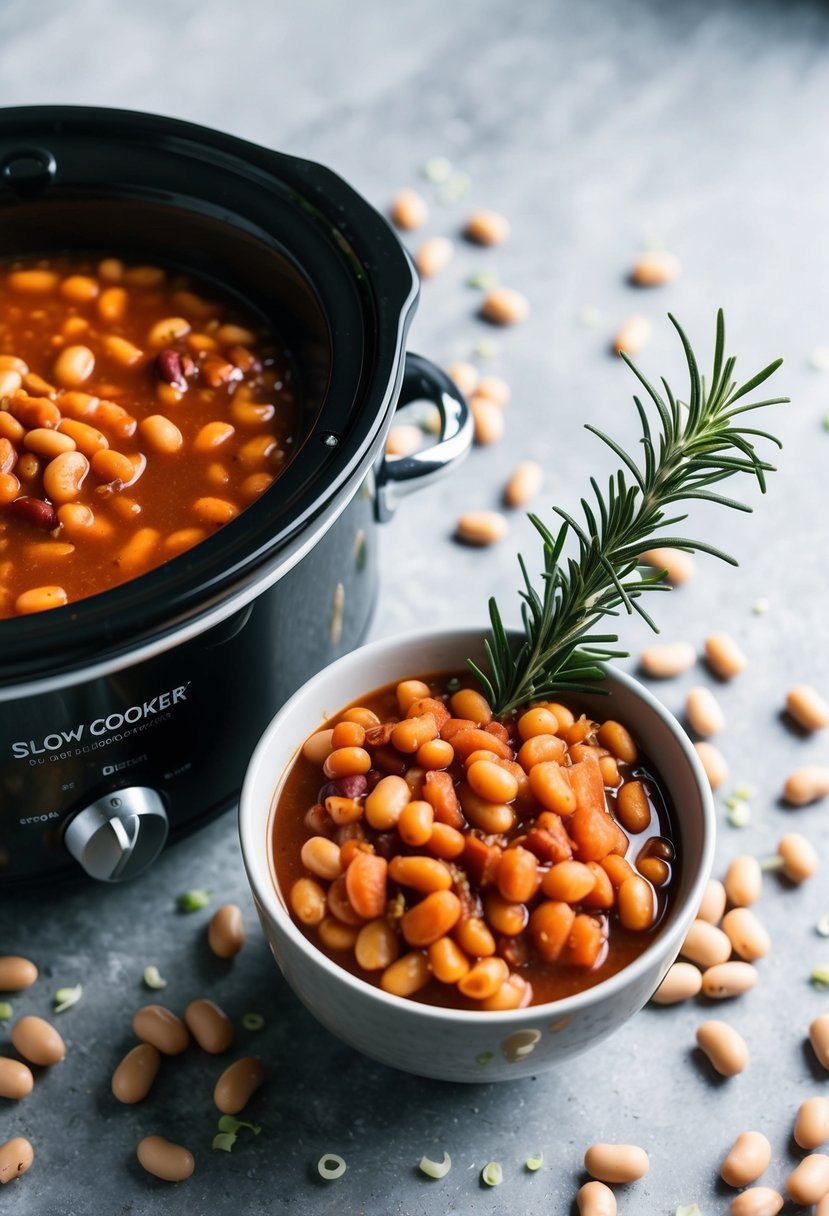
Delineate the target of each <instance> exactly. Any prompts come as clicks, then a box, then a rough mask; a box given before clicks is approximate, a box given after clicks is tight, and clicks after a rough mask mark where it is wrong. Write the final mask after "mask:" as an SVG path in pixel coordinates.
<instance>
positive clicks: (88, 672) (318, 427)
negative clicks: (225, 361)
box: [0, 107, 471, 890]
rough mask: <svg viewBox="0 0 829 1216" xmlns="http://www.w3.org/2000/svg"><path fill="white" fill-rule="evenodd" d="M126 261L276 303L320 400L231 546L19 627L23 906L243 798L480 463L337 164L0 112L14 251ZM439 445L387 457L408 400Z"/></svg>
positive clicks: (2, 774) (365, 213) (397, 248)
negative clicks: (288, 713)
mask: <svg viewBox="0 0 829 1216" xmlns="http://www.w3.org/2000/svg"><path fill="white" fill-rule="evenodd" d="M72 250H81V251H85V252H92V251H100V252H101V253H107V254H117V255H119V256H125V257H130V258H140V259H141V260H146V261H154V262H157V263H161V264H164V265H167V266H176V267H179V268H181V269H183V270H189V271H191V272H195V273H197V274H198V275H199V276H201V277H202V278H207V279H213V280H216V281H218V282H220V283H221V285H222V287H223V288H224V289H225V290H227V289H231V290H233V291H236V292H237V293H239V294H240V295H241V296H242V297H244V299H245V301H246V302H247V303H248V304H251V305H253V306H254V307H256V308H257V309H258V310H259V311H260V312H261V314H262V315H263V317H264V318H265V319H266V320H267V322H268V323H269V324H271V325H272V326H273V327H274V328H275V329H276V330H277V331H278V332H280V333H281V334H282V335H283V336H284V337H285V338H286V340H287V342H288V343H289V345H290V348H291V351H292V353H293V355H294V358H295V360H296V362H297V363H298V365H299V368H300V373H301V380H302V383H303V385H304V390H303V392H304V399H303V403H302V425H301V434H300V436H299V439H298V441H297V444H296V452H295V455H294V456H293V458H292V460H291V462H290V464H289V465H288V467H287V469H286V470H285V472H284V473H283V474H282V475H281V476H280V477H279V478H278V480H277V481H276V482H275V484H274V485H273V486H272V488H271V489H270V490H269V491H267V492H266V493H265V494H264V495H263V496H262V497H261V498H260V499H259V500H257V501H256V502H255V503H254V504H253V505H252V506H251V507H249V508H248V509H247V510H246V511H245V512H243V513H242V515H241V516H239V517H238V518H237V519H236V520H234V521H232V522H231V523H230V524H228V525H227V526H226V527H225V528H223V529H222V530H220V531H219V532H218V533H217V534H216V535H215V536H213V537H211V538H210V539H208V540H206V541H203V542H202V543H201V544H199V545H198V546H197V547H196V548H195V549H191V550H189V551H188V552H187V553H185V554H183V555H181V556H179V557H176V558H175V559H173V560H172V561H170V562H168V563H167V564H166V565H163V566H161V567H159V568H157V569H155V570H153V571H151V572H149V573H148V574H145V575H143V576H142V577H140V578H138V579H135V580H134V581H132V582H129V583H126V584H124V585H123V586H120V587H117V588H114V589H113V590H110V591H107V592H104V593H102V594H99V595H95V596H91V597H90V598H88V599H85V600H81V601H79V602H77V603H74V604H70V605H67V606H66V607H63V608H57V609H54V610H52V611H49V612H44V613H40V614H37V615H34V616H28V617H20V618H14V619H9V620H2V621H0V890H2V889H11V887H12V886H13V885H14V884H15V883H16V882H23V881H26V882H30V881H31V880H32V878H35V877H50V876H53V875H55V874H56V873H58V872H61V871H71V870H72V868H73V867H74V868H76V869H77V865H78V864H79V865H80V866H81V867H83V869H84V870H86V872H87V873H89V874H91V875H92V876H93V877H95V878H98V879H102V880H107V881H115V880H120V879H124V878H128V877H132V876H134V875H135V874H137V873H139V872H140V871H141V870H142V869H144V868H145V867H146V866H147V865H148V864H149V863H150V862H151V861H152V860H153V859H154V858H155V856H156V855H157V854H158V852H159V850H160V849H161V847H162V846H163V845H164V843H165V841H166V840H167V839H168V838H174V837H175V836H177V835H179V834H181V833H183V832H185V831H187V830H188V829H190V828H192V827H194V826H195V825H197V824H199V823H201V822H204V821H206V820H207V819H209V818H210V817H211V816H213V815H214V814H216V813H218V812H220V811H222V810H224V809H226V808H228V807H230V806H232V805H233V803H234V802H235V800H236V798H237V795H238V791H239V788H240V785H241V780H242V776H243V773H244V769H245V766H246V763H247V760H248V758H249V754H250V751H251V749H252V747H253V745H254V744H255V742H256V740H257V739H258V737H259V735H260V734H261V732H262V730H263V729H264V727H265V725H266V723H267V722H268V720H269V719H270V718H271V717H272V715H273V714H274V713H275V712H276V710H277V709H278V708H279V706H280V705H281V704H282V703H283V702H284V700H285V699H286V698H287V697H288V696H289V695H290V694H291V693H292V692H293V691H294V690H295V689H296V688H297V687H298V686H299V685H300V684H301V683H302V682H303V681H304V680H306V679H307V678H308V677H309V676H310V675H312V674H313V673H314V672H315V671H317V670H318V669H319V668H320V667H322V666H323V665H324V664H325V663H327V662H329V661H330V660H332V659H333V658H335V657H337V656H338V655H340V654H342V653H344V652H346V651H348V650H350V649H352V648H353V647H354V646H355V645H357V644H358V643H359V642H360V641H361V640H362V638H363V637H364V635H365V633H366V630H367V628H368V624H369V621H370V618H371V614H372V610H373V607H374V604H375V601H376V596H377V581H378V571H377V561H376V550H375V526H376V523H377V521H378V520H383V519H385V518H387V517H388V516H389V515H390V513H391V512H392V510H393V509H394V506H395V503H396V501H397V499H398V498H399V497H400V496H401V495H403V494H404V493H406V492H408V491H409V490H411V489H414V488H417V487H418V486H421V485H424V484H426V483H427V482H429V481H430V480H432V479H433V478H434V477H436V476H438V475H440V474H442V473H444V472H445V471H446V470H447V469H448V468H449V467H450V466H451V465H452V464H453V463H454V462H456V461H457V460H459V459H460V458H461V457H462V456H463V455H464V454H465V453H466V452H467V450H468V448H469V444H470V439H471V428H470V422H469V418H468V414H467V410H466V406H465V404H464V402H463V400H462V398H461V397H460V395H459V394H458V392H457V389H456V388H455V386H454V385H453V384H452V382H451V381H450V380H449V379H448V378H447V377H446V376H445V375H444V374H443V373H442V372H441V371H440V370H439V369H438V368H436V367H434V366H432V365H431V364H429V363H427V362H426V361H425V360H423V359H421V358H419V357H418V356H416V355H412V354H408V355H407V354H406V353H405V349H404V343H405V337H406V331H407V328H408V325H409V322H410V320H411V317H412V313H413V311H414V308H415V305H416V302H417V294H418V287H417V278H416V275H415V272H414V270H413V268H412V264H411V261H410V259H409V257H408V255H407V254H406V252H405V251H404V249H403V248H402V246H401V245H400V243H399V241H398V240H397V238H396V237H395V235H394V233H393V232H392V231H391V229H390V228H389V226H388V225H387V224H386V222H385V221H384V220H383V219H382V218H381V216H379V215H378V214H377V212H376V211H375V210H374V209H373V208H372V207H370V206H369V204H368V203H367V202H366V201H365V200H364V199H363V198H361V197H360V196H359V195H358V194H357V193H355V191H354V190H352V189H351V188H350V187H349V186H348V185H346V183H345V182H343V181H342V180H341V179H340V178H339V177H337V176H336V175H335V174H334V173H332V172H331V171H330V170H328V169H326V168H324V167H322V166H320V165H317V164H313V163H310V162H308V161H303V160H297V159H295V158H293V157H288V156H284V155H281V154H279V153H276V152H272V151H269V150H267V149H264V148H260V147H257V146H255V145H253V144H250V143H246V142H244V141H242V140H239V139H235V138H232V137H230V136H227V135H223V134H220V133H218V132H215V131H210V130H207V129H205V128H202V127H197V126H193V125H192V124H189V123H183V122H179V121H176V120H173V119H168V118H160V117H156V116H153V115H147V114H135V113H130V112H125V111H117V110H102V109H85V108H75V107H34V108H23V109H7V110H0V258H13V257H21V256H30V255H37V254H54V253H56V252H58V251H72ZM419 399H425V400H429V401H432V402H434V403H435V404H436V405H437V407H438V409H439V412H440V417H441V434H440V436H439V439H438V442H437V443H436V444H435V445H434V446H432V447H430V448H426V449H424V450H423V451H421V452H418V453H416V454H415V455H413V456H408V457H401V458H397V459H393V460H392V459H386V458H384V455H383V449H384V440H385V436H386V434H387V431H388V428H389V426H390V423H391V419H392V416H393V414H394V411H395V409H397V408H398V407H400V406H402V405H404V404H407V403H410V402H412V401H415V400H419Z"/></svg>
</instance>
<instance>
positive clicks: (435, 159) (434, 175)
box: [423, 156, 452, 184]
mask: <svg viewBox="0 0 829 1216" xmlns="http://www.w3.org/2000/svg"><path fill="white" fill-rule="evenodd" d="M451 174H452V162H451V161H450V160H448V159H447V157H445V156H431V157H430V158H429V160H427V161H426V164H425V165H424V166H423V176H424V177H425V178H426V180H427V181H429V182H434V183H435V184H439V183H440V182H445V181H448V180H449V178H450V176H451Z"/></svg>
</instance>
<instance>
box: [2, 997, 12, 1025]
mask: <svg viewBox="0 0 829 1216" xmlns="http://www.w3.org/2000/svg"><path fill="white" fill-rule="evenodd" d="M13 1015H14V1010H13V1009H12V1007H11V1005H10V1004H9V1002H8V1001H0V1022H8V1021H10V1020H11V1018H12V1016H13Z"/></svg>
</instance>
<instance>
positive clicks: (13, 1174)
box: [0, 1136, 35, 1185]
mask: <svg viewBox="0 0 829 1216" xmlns="http://www.w3.org/2000/svg"><path fill="white" fill-rule="evenodd" d="M34 1157H35V1151H34V1149H33V1148H32V1146H31V1144H30V1143H29V1141H28V1140H24V1139H23V1137H22V1136H15V1137H14V1139H12V1140H7V1141H6V1142H5V1144H0V1185H5V1183H7V1182H12V1181H13V1180H14V1179H15V1178H19V1177H20V1175H21V1174H25V1173H26V1170H27V1169H28V1168H29V1166H30V1165H31V1164H32V1162H33V1161H34Z"/></svg>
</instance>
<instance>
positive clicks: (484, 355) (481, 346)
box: [474, 338, 501, 359]
mask: <svg viewBox="0 0 829 1216" xmlns="http://www.w3.org/2000/svg"><path fill="white" fill-rule="evenodd" d="M500 349H501V348H500V346H499V345H498V343H497V342H496V341H495V339H494V338H482V339H481V341H480V342H479V343H478V344H477V346H476V347H475V351H474V354H475V356H476V358H478V359H496V358H497V357H498V354H499V351H500Z"/></svg>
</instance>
